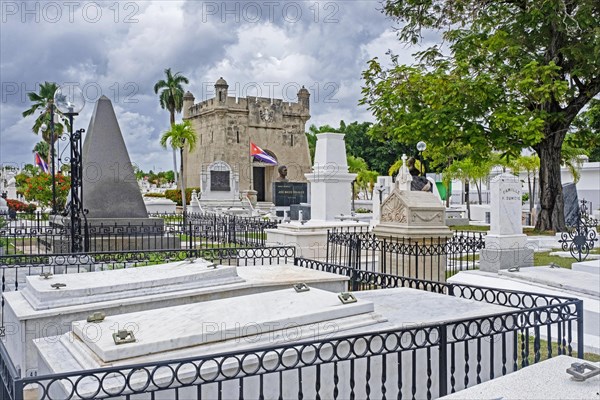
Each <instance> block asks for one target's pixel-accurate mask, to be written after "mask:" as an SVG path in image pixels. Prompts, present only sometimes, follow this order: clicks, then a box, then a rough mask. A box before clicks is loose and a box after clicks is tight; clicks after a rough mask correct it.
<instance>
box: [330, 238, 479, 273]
mask: <svg viewBox="0 0 600 400" xmlns="http://www.w3.org/2000/svg"><path fill="white" fill-rule="evenodd" d="M484 239H485V233H483V232H467V231H461V232H454V234H453V236H452V237H450V238H446V237H430V238H422V239H418V240H417V239H411V238H392V237H379V236H376V235H375V234H373V233H372V232H371V231H370V230H369V229H365V228H348V229H332V230H330V231H329V232H328V234H327V262H329V263H331V264H338V265H347V266H350V267H352V268H354V269H358V270H363V271H372V272H381V273H383V274H392V275H397V276H405V277H409V278H415V279H429V280H436V281H442V282H443V281H445V280H446V278H448V277H450V276H452V275H454V274H456V273H457V272H459V271H465V270H471V269H477V261H478V257H479V251H480V250H481V249H483V248H484V247H485V241H484Z"/></svg>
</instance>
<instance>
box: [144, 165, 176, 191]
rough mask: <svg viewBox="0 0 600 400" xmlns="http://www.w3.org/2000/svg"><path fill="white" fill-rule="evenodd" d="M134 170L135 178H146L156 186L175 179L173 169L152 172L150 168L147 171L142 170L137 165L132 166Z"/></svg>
mask: <svg viewBox="0 0 600 400" xmlns="http://www.w3.org/2000/svg"><path fill="white" fill-rule="evenodd" d="M134 171H135V178H136V179H137V180H141V179H144V178H148V182H150V183H152V184H155V185H157V186H161V185H166V184H168V183H170V182H174V181H175V173H174V172H173V171H161V172H159V173H154V172H153V171H152V170H150V171H148V172H144V171H142V170H141V169H139V168H138V167H134Z"/></svg>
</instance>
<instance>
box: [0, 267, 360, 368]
mask: <svg viewBox="0 0 600 400" xmlns="http://www.w3.org/2000/svg"><path fill="white" fill-rule="evenodd" d="M211 265H213V264H211V263H210V262H208V261H205V260H202V259H198V260H195V261H194V262H193V263H192V262H189V261H183V262H175V263H169V264H164V265H158V266H151V267H139V268H128V269H120V270H114V271H102V272H89V273H79V274H78V273H73V274H65V275H54V276H51V277H49V278H48V279H45V278H44V277H41V276H37V275H32V276H27V277H26V278H25V282H24V284H21V285H20V287H21V288H23V287H25V288H24V289H22V290H19V291H15V292H4V294H3V295H4V301H5V307H4V326H5V328H6V337H5V341H4V345H5V347H6V349H7V351H8V354H9V355H10V357H11V359H12V360H13V363H14V364H15V365H16V366H17V367H18V368H19V369H20V370H21V371H22V374H24V376H25V375H27V376H30V375H35V374H36V373H37V358H36V356H35V350H34V349H33V342H32V341H33V339H36V338H40V337H45V336H50V335H58V334H62V333H65V332H67V331H68V330H69V329H70V326H71V322H73V321H76V320H78V319H86V318H87V317H88V316H89V315H91V314H93V313H94V312H100V311H101V312H104V313H105V314H106V315H107V319H108V317H110V316H115V315H118V314H123V313H131V312H136V311H142V310H152V309H157V308H163V307H171V306H178V305H182V304H189V303H201V302H205V301H212V300H216V299H224V298H230V297H237V296H245V295H250V294H255V293H262V292H268V291H273V290H281V289H284V288H289V287H291V285H293V284H295V283H298V282H304V283H307V284H309V285H311V286H312V287H313V288H318V289H321V290H326V291H332V292H342V291H345V290H347V281H348V277H345V276H341V275H337V274H330V273H327V272H321V271H316V270H311V269H306V268H300V267H296V266H293V265H289V264H278V265H268V266H267V265H265V266H261V265H256V266H254V265H253V266H252V267H239V268H236V267H235V266H217V267H216V268H212V267H210V268H209V266H211ZM45 271H48V270H47V269H46V270H45ZM56 283H61V284H64V285H66V286H63V287H60V288H59V289H54V288H53V287H52V286H51V285H52V284H56Z"/></svg>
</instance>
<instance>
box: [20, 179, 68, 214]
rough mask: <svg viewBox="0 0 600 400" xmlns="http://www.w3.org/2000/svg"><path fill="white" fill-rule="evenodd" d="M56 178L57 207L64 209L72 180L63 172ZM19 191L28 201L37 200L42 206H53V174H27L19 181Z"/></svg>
mask: <svg viewBox="0 0 600 400" xmlns="http://www.w3.org/2000/svg"><path fill="white" fill-rule="evenodd" d="M55 180H56V207H57V209H58V210H62V209H63V208H64V206H65V203H66V201H67V194H68V193H69V189H70V180H69V179H67V178H66V177H65V176H63V175H62V174H57V175H56V177H55ZM19 183H20V185H19V191H20V192H21V193H22V194H23V197H25V200H27V201H37V202H38V203H39V204H40V206H42V207H50V206H52V175H50V174H44V173H41V174H38V175H34V176H27V177H24V178H22V179H21V180H20V182H19V180H18V181H17V184H19Z"/></svg>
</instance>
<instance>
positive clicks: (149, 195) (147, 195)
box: [144, 190, 181, 199]
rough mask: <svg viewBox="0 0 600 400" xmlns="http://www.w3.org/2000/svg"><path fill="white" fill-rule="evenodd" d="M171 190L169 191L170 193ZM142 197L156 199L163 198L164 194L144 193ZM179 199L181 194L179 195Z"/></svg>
mask: <svg viewBox="0 0 600 400" xmlns="http://www.w3.org/2000/svg"><path fill="white" fill-rule="evenodd" d="M172 191H173V190H171V192H172ZM144 197H156V198H163V199H164V198H165V197H166V196H165V194H164V193H146V194H144ZM179 198H180V199H181V193H179Z"/></svg>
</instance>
